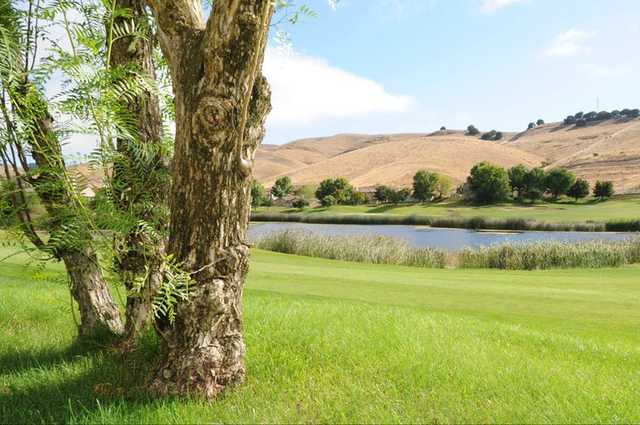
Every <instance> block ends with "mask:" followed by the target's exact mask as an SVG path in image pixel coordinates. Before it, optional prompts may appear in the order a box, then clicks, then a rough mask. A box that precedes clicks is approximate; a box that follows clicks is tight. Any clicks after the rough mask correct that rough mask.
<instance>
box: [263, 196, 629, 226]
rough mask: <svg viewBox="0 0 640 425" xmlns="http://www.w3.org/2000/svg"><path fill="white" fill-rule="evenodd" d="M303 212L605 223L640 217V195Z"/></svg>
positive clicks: (338, 207) (271, 209)
mask: <svg viewBox="0 0 640 425" xmlns="http://www.w3.org/2000/svg"><path fill="white" fill-rule="evenodd" d="M255 211H256V212H300V210H297V209H290V208H281V207H261V208H257V209H256V210H255ZM302 212H303V213H305V214H398V215H424V216H431V217H445V216H446V217H467V218H468V217H476V216H482V217H486V218H492V219H506V218H525V219H531V220H537V221H548V222H554V223H575V222H585V221H594V222H605V221H609V220H619V219H638V218H639V217H640V196H618V197H614V198H612V199H609V200H607V201H604V202H597V201H594V200H588V201H580V202H579V203H575V202H573V200H563V201H559V202H538V203H535V204H519V203H504V204H499V205H489V206H470V205H468V204H464V203H460V202H441V203H427V204H406V205H377V206H376V205H359V206H347V205H336V206H333V207H329V208H306V209H304V210H303V211H302Z"/></svg>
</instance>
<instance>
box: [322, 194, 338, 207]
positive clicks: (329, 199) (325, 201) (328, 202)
mask: <svg viewBox="0 0 640 425" xmlns="http://www.w3.org/2000/svg"><path fill="white" fill-rule="evenodd" d="M320 203H321V204H322V206H323V207H330V206H333V205H336V204H337V201H336V198H334V197H333V195H327V196H325V197H323V198H322V199H321V200H320Z"/></svg>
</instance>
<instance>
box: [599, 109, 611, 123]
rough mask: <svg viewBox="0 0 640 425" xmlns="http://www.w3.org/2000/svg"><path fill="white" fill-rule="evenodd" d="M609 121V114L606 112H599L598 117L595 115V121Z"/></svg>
mask: <svg viewBox="0 0 640 425" xmlns="http://www.w3.org/2000/svg"><path fill="white" fill-rule="evenodd" d="M608 119H611V113H610V112H607V111H600V112H598V115H596V120H597V121H604V120H608Z"/></svg>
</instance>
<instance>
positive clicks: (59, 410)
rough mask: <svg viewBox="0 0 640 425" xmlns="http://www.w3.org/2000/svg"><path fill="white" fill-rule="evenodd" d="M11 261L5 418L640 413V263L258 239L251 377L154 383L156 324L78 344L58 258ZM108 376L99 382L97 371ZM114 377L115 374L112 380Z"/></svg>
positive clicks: (496, 418) (4, 280)
mask: <svg viewBox="0 0 640 425" xmlns="http://www.w3.org/2000/svg"><path fill="white" fill-rule="evenodd" d="M23 261H24V258H21V257H12V258H11V259H9V260H6V261H5V262H4V263H2V264H0V371H1V377H0V422H2V423H5V422H16V421H17V422H43V421H44V422H54V421H55V422H63V421H67V422H76V423H87V422H110V423H138V422H152V423H159V422H176V423H185V422H187V423H194V422H199V423H200V422H279V423H282V422H342V423H344V422H405V423H415V422H434V423H435V422H438V423H443V422H501V423H504V422H535V423H545V422H546V423H548V422H554V423H557V422H563V423H566V422H580V423H584V422H639V421H640V268H638V267H632V268H622V269H611V270H603V269H599V270H567V271H544V272H503V271H490V270H473V271H468V270H426V269H419V268H408V267H396V266H373V265H365V264H354V263H343V262H336V261H330V260H321V259H315V258H302V257H295V256H287V255H282V254H275V253H268V252H262V251H254V252H253V260H252V269H251V272H250V277H249V282H248V288H247V290H246V293H245V295H246V296H245V315H246V333H247V346H248V359H247V364H248V378H247V382H246V383H245V384H244V385H243V386H241V387H239V388H237V389H234V390H232V391H229V392H227V393H226V394H225V395H224V397H223V398H221V399H220V400H218V401H217V402H216V403H214V404H207V403H205V402H203V401H193V400H190V401H187V400H178V399H165V400H150V399H147V398H145V397H144V396H142V395H141V394H142V393H143V387H144V379H143V378H144V376H145V375H146V373H147V371H146V369H147V367H148V366H149V360H150V359H151V358H152V357H153V354H154V353H153V347H154V345H155V344H154V343H153V338H152V337H149V338H147V341H146V342H145V344H144V345H143V350H142V351H141V352H139V353H137V354H135V355H133V356H130V357H128V358H125V359H123V358H122V357H121V356H119V355H116V354H110V353H108V352H105V351H102V352H100V351H95V350H87V349H83V348H82V347H76V346H72V343H73V340H74V334H75V333H74V328H73V319H72V317H71V312H70V307H69V296H68V293H67V290H66V288H65V286H64V283H63V282H62V281H60V277H61V276H62V275H61V272H60V270H61V269H60V268H56V267H52V268H50V269H48V270H46V271H44V272H39V273H37V274H35V276H34V271H33V270H31V271H27V270H25V269H24V266H23V265H22V263H23ZM97 384H102V385H97ZM105 384H106V385H105Z"/></svg>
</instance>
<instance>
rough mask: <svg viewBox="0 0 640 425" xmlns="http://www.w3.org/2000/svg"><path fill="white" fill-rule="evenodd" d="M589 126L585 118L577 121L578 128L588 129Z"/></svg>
mask: <svg viewBox="0 0 640 425" xmlns="http://www.w3.org/2000/svg"><path fill="white" fill-rule="evenodd" d="M586 126H587V120H585V119H584V118H579V119H578V120H576V127H586Z"/></svg>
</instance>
